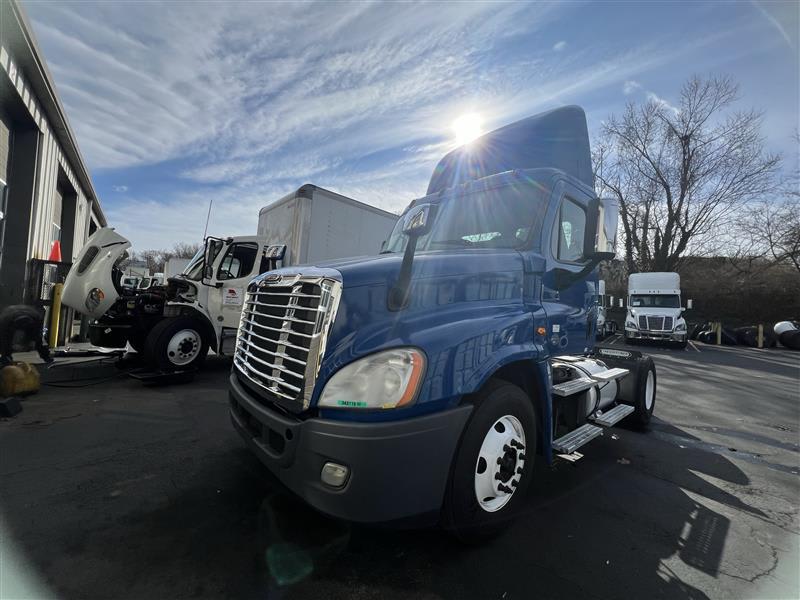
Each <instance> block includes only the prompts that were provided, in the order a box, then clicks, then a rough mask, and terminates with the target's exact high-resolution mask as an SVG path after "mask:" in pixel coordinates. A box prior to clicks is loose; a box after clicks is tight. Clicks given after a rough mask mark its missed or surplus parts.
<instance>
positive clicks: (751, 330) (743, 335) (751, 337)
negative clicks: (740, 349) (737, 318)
mask: <svg viewBox="0 0 800 600" xmlns="http://www.w3.org/2000/svg"><path fill="white" fill-rule="evenodd" d="M733 332H734V334H735V335H736V341H737V342H739V344H741V345H742V346H749V347H750V348H758V327H753V326H750V327H737V328H736V329H734V330H733ZM777 343H778V340H777V338H776V337H775V335H774V334H773V333H772V332H771V331H770V330H769V329H765V330H764V348H774V347H775V345H776V344H777Z"/></svg>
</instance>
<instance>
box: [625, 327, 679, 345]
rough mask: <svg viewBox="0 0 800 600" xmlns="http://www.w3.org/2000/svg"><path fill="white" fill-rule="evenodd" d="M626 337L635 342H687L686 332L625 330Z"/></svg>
mask: <svg viewBox="0 0 800 600" xmlns="http://www.w3.org/2000/svg"><path fill="white" fill-rule="evenodd" d="M625 337H628V338H632V339H635V340H667V341H671V342H683V341H685V340H686V332H685V331H646V330H642V329H625Z"/></svg>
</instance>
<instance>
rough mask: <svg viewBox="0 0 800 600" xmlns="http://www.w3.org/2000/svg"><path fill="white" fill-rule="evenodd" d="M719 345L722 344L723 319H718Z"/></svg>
mask: <svg viewBox="0 0 800 600" xmlns="http://www.w3.org/2000/svg"><path fill="white" fill-rule="evenodd" d="M716 326H717V346H721V345H722V321H717V323H716Z"/></svg>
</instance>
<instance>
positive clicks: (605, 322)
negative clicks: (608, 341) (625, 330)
mask: <svg viewBox="0 0 800 600" xmlns="http://www.w3.org/2000/svg"><path fill="white" fill-rule="evenodd" d="M609 308H613V306H612V299H611V298H610V297H609V296H607V295H606V282H605V281H604V280H602V279H601V280H600V281H598V282H597V326H596V332H597V339H600V340H602V339H605V338H607V337H608V336H610V335H613V334H615V333H616V332H617V322H616V321H612V320H611V319H609V318H608V309H609Z"/></svg>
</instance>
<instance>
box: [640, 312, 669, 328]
mask: <svg viewBox="0 0 800 600" xmlns="http://www.w3.org/2000/svg"><path fill="white" fill-rule="evenodd" d="M639 329H644V330H646V331H672V317H647V316H645V315H640V316H639Z"/></svg>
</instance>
